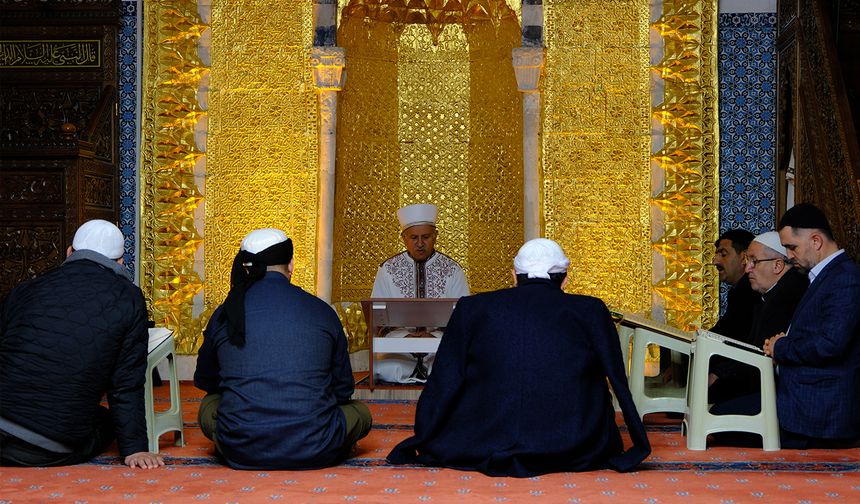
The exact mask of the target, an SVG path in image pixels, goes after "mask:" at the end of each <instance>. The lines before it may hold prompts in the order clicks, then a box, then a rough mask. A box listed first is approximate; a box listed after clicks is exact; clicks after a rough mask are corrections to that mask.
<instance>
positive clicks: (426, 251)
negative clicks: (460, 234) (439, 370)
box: [371, 203, 469, 383]
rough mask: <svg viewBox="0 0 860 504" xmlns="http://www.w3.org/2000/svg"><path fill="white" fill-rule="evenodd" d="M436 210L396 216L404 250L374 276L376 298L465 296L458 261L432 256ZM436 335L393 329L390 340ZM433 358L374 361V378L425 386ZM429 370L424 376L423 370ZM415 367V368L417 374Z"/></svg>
mask: <svg viewBox="0 0 860 504" xmlns="http://www.w3.org/2000/svg"><path fill="white" fill-rule="evenodd" d="M437 214H438V209H437V208H436V205H432V204H427V203H420V204H416V205H409V206H405V207H403V208H401V209H400V210H398V211H397V219H398V220H399V221H400V238H401V239H402V240H403V244H404V245H405V246H406V250H405V251H403V252H401V253H399V254H397V255H395V256H394V257H391V258H389V259H387V260H386V261H385V262H383V263H382V265H381V266H380V267H379V270H378V271H377V272H376V279H375V280H374V282H373V292H372V294H371V297H374V298H459V297H462V296H468V295H469V284H468V283H467V282H466V275H465V274H464V273H463V268H461V267H460V265H459V264H457V261H455V260H454V259H451V258H450V257H448V256H447V255H445V254H443V253H441V252H439V251H437V250H436V237H437V235H438V232H437V230H436V217H437ZM441 334H442V333H441V332H439V331H426V330H416V329H412V330H407V329H397V330H394V331H392V332H390V333H388V334H387V336H388V337H395V338H396V337H401V338H402V337H405V336H413V337H429V336H436V337H439V336H441ZM433 356H434V354H428V355H427V357H426V358H424V359H423V360H422V362H421V363H420V364H419V363H418V361H417V360H416V358H414V357H413V356H411V355H409V354H386V355H382V356H378V357H377V363H376V364H374V372H375V373H376V375H377V377H378V378H379V379H381V380H383V381H388V382H393V383H412V382H422V381H424V376H425V374H426V373H427V372H429V369H431V368H432V365H433ZM424 365H426V366H427V370H425V369H423V366H424ZM416 366H418V368H416Z"/></svg>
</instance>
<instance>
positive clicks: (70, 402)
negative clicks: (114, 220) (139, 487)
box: [0, 219, 164, 468]
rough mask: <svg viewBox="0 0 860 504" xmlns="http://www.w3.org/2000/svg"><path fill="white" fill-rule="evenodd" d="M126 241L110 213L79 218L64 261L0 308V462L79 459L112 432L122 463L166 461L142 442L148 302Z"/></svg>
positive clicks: (26, 284) (18, 290)
mask: <svg viewBox="0 0 860 504" xmlns="http://www.w3.org/2000/svg"><path fill="white" fill-rule="evenodd" d="M123 241H124V239H123V236H122V232H121V231H120V230H119V229H118V228H117V227H116V226H115V225H113V224H111V223H110V222H107V221H104V220H100V219H95V220H91V221H88V222H86V223H84V224H83V225H82V226H81V227H80V228H78V230H77V231H76V232H75V237H74V239H73V240H72V246H71V247H69V249H68V250H67V252H66V254H67V257H66V260H65V261H64V262H63V264H62V266H60V267H59V268H56V269H53V270H51V271H49V272H47V273H45V274H44V275H42V276H40V277H38V278H35V279H33V280H29V281H27V282H24V283H22V284H20V285H18V286H17V287H15V289H13V290H12V292H11V293H9V296H8V297H7V298H6V300H5V301H4V303H3V305H2V307H0V465H16V466H57V465H70V464H79V463H81V462H86V461H88V460H90V459H91V458H93V457H94V456H96V455H98V454H99V453H101V452H102V451H103V450H104V449H105V448H106V447H107V445H109V444H110V443H111V441H112V440H113V439H114V436H115V437H116V440H117V446H118V448H119V453H120V455H121V456H122V457H123V461H124V462H125V464H126V465H128V466H130V467H143V468H153V467H159V466H163V465H164V461H163V460H162V458H161V456H159V455H157V454H154V453H149V452H148V451H147V446H148V443H147V437H146V420H145V418H146V416H145V410H144V396H143V394H144V383H145V380H146V344H147V341H148V339H149V337H148V335H147V329H146V326H147V314H146V303H145V301H144V299H143V293H142V292H141V291H140V288H139V287H137V286H136V285H134V284H133V283H132V282H131V279H129V276H128V271H127V270H126V269H125V266H123V265H122V262H123V259H122V256H123V251H124V249H123ZM105 394H107V402H108V406H109V408H108V409H106V408H104V407H103V406H100V402H101V400H102V397H103V396H104V395H105Z"/></svg>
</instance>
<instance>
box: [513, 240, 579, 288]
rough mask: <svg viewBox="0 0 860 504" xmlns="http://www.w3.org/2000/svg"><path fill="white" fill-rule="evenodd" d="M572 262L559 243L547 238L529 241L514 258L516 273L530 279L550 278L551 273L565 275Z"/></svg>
mask: <svg viewBox="0 0 860 504" xmlns="http://www.w3.org/2000/svg"><path fill="white" fill-rule="evenodd" d="M568 266H570V260H568V258H567V256H565V255H564V251H563V250H561V247H559V245H558V243H556V242H554V241H552V240H547V239H546V238H535V239H534V240H529V241H527V242H526V243H525V244H524V245H523V246H522V247H520V251H519V252H517V256H516V257H515V258H514V271H515V272H516V273H517V274H518V275H522V274H527V275H528V276H529V278H549V274H550V273H564V272H565V271H567V267H568Z"/></svg>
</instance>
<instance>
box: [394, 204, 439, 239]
mask: <svg viewBox="0 0 860 504" xmlns="http://www.w3.org/2000/svg"><path fill="white" fill-rule="evenodd" d="M438 213H439V210H438V209H437V208H436V205H433V204H430V203H419V204H417V205H409V206H405V207H403V208H401V209H400V210H398V211H397V220H399V221H400V232H401V233H402V232H403V231H406V230H407V229H409V228H411V227H412V226H435V225H436V216H437V215H438Z"/></svg>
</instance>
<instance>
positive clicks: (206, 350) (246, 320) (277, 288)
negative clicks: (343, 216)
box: [194, 229, 371, 469]
mask: <svg viewBox="0 0 860 504" xmlns="http://www.w3.org/2000/svg"><path fill="white" fill-rule="evenodd" d="M292 273H293V243H292V241H291V240H290V239H289V238H287V237H286V235H285V234H284V233H283V232H282V231H280V230H277V229H258V230H256V231H252V232H251V233H250V234H248V236H246V237H245V239H244V240H242V246H241V250H240V251H239V253H238V254H237V255H236V258H235V260H234V262H233V271H232V275H231V288H230V293H229V294H228V295H227V299H226V300H225V301H224V304H222V305H221V306H219V307H218V309H217V310H216V311H215V313H213V314H212V318H211V319H210V321H209V325H208V326H207V327H206V331H205V332H204V340H203V346H202V347H201V348H200V352H199V354H198V357H197V371H196V372H195V373H194V384H195V385H196V386H197V387H198V388H200V389H202V390H205V391H206V392H207V395H206V397H205V398H204V399H203V401H202V403H201V405H200V411H199V414H198V417H199V421H200V428H201V430H202V431H203V434H204V435H206V437H208V438H209V439H212V440H213V441H214V442H215V446H216V448H217V449H218V451H219V452H220V454H221V455H222V456H223V457H224V459H225V460H226V462H227V464H228V465H229V466H230V467H233V468H236V469H309V468H319V467H325V466H329V465H332V464H335V463H337V462H339V461H340V460H342V459H344V458H346V457H347V456H348V455H349V453H350V451H351V449H352V446H353V445H354V444H355V442H356V441H358V440H359V439H361V438H363V437H365V436H366V435H367V433H368V432H369V431H370V425H371V416H370V410H369V409H368V408H367V406H365V405H364V404H363V403H361V402H358V401H353V400H351V399H350V397H351V396H352V393H353V390H354V386H355V383H354V381H353V378H352V368H351V367H350V364H349V354H348V353H347V341H346V336H344V333H343V327H342V326H341V324H340V321H339V320H338V318H337V315H336V314H335V312H334V310H333V309H332V308H331V307H330V306H329V305H328V304H326V303H325V302H324V301H322V300H320V299H319V298H316V297H314V296H312V295H311V294H308V293H307V292H305V291H303V290H302V289H301V288H299V287H297V286H295V285H293V284H291V283H290V277H291V276H292Z"/></svg>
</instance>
